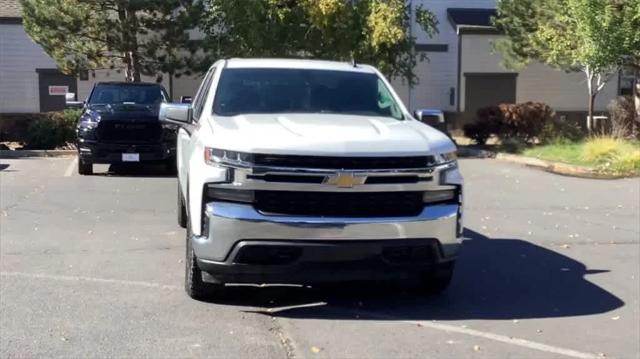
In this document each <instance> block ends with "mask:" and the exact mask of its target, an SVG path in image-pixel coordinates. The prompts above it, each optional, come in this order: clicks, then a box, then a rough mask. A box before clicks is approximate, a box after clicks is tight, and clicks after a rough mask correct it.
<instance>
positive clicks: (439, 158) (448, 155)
mask: <svg viewBox="0 0 640 359" xmlns="http://www.w3.org/2000/svg"><path fill="white" fill-rule="evenodd" d="M434 157H435V162H436V163H435V164H436V166H438V165H444V164H447V163H453V162H456V160H457V159H458V155H457V154H456V151H451V152H445V153H438V154H437V155H435V156H434Z"/></svg>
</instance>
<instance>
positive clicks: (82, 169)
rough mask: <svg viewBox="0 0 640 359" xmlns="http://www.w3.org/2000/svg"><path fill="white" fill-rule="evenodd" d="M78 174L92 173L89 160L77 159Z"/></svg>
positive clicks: (87, 174)
mask: <svg viewBox="0 0 640 359" xmlns="http://www.w3.org/2000/svg"><path fill="white" fill-rule="evenodd" d="M78 174H81V175H86V176H89V175H92V174H93V163H91V162H89V161H83V160H78Z"/></svg>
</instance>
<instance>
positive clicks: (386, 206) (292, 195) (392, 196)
mask: <svg viewBox="0 0 640 359" xmlns="http://www.w3.org/2000/svg"><path fill="white" fill-rule="evenodd" d="M254 206H255V208H256V209H257V210H258V211H261V212H263V213H273V214H283V215H302V216H326V217H400V216H416V215H418V214H420V212H422V209H423V207H424V205H423V202H422V192H358V193H353V192H349V193H347V192H345V193H342V192H292V191H256V192H255V199H254Z"/></svg>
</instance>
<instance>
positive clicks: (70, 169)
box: [64, 157, 78, 177]
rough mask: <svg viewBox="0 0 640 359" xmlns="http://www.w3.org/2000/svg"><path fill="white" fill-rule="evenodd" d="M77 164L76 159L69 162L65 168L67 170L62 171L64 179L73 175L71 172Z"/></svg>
mask: <svg viewBox="0 0 640 359" xmlns="http://www.w3.org/2000/svg"><path fill="white" fill-rule="evenodd" d="M77 164H78V157H74V158H73V161H71V163H69V166H68V167H67V170H66V171H64V176H65V177H71V175H72V174H73V170H75V169H76V165H77Z"/></svg>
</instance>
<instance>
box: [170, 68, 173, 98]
mask: <svg viewBox="0 0 640 359" xmlns="http://www.w3.org/2000/svg"><path fill="white" fill-rule="evenodd" d="M169 97H171V102H173V73H172V72H169Z"/></svg>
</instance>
